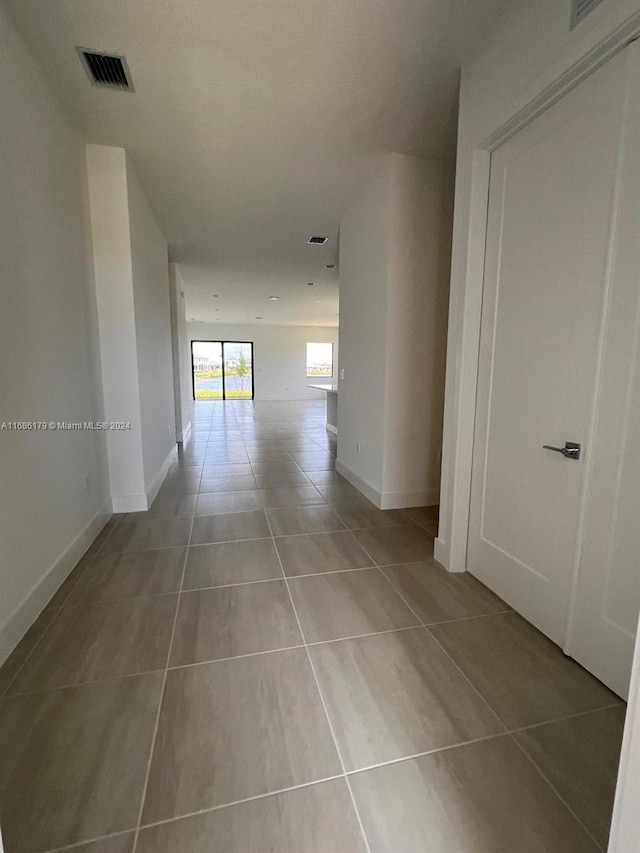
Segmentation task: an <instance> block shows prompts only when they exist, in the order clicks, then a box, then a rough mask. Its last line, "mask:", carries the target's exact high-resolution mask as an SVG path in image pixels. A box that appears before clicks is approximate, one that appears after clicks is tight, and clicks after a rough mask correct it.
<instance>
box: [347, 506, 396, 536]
mask: <svg viewBox="0 0 640 853" xmlns="http://www.w3.org/2000/svg"><path fill="white" fill-rule="evenodd" d="M337 512H338V515H339V516H340V518H341V519H342V521H343V522H344V524H345V527H348V528H349V530H358V529H359V528H364V527H394V526H395V525H398V524H407V522H408V521H409V517H408V516H407V514H406V512H405V511H404V510H403V509H386V510H382V509H378V508H377V507H375V506H364V505H363V504H355V505H354V506H348V504H341V505H340V506H339V507H338V509H337Z"/></svg>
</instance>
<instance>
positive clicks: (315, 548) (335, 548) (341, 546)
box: [276, 530, 371, 575]
mask: <svg viewBox="0 0 640 853" xmlns="http://www.w3.org/2000/svg"><path fill="white" fill-rule="evenodd" d="M276 547H277V548H278V552H279V554H280V559H281V560H282V565H283V567H284V571H285V574H286V575H310V574H315V573H317V572H339V571H341V570H343V569H363V568H365V567H367V566H370V565H371V560H370V558H369V557H368V556H367V554H365V552H364V551H363V550H362V548H361V547H360V546H359V545H358V543H357V542H356V541H355V539H354V538H353V536H352V535H351V533H349V532H348V531H342V530H339V531H335V532H331V533H309V534H304V535H302V536H283V537H279V538H278V539H276Z"/></svg>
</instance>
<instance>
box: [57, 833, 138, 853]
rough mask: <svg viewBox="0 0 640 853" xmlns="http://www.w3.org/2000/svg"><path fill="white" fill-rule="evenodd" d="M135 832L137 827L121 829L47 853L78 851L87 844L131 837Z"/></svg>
mask: <svg viewBox="0 0 640 853" xmlns="http://www.w3.org/2000/svg"><path fill="white" fill-rule="evenodd" d="M132 832H135V827H134V826H132V827H130V828H129V829H119V830H118V831H117V832H110V833H108V834H107V835H96V836H95V838H87V839H85V840H84V841H74V842H73V844H65V845H64V847H50V848H48V849H47V850H46V851H45V853H65V851H66V850H77V849H78V848H79V847H84V845H85V844H94V843H95V842H97V841H109V840H110V839H112V838H119V837H120V836H121V835H122V836H124V835H130V834H131V833H132Z"/></svg>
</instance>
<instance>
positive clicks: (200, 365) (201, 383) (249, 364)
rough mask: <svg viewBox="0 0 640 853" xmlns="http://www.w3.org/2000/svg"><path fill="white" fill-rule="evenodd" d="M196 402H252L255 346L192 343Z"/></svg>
mask: <svg viewBox="0 0 640 853" xmlns="http://www.w3.org/2000/svg"><path fill="white" fill-rule="evenodd" d="M191 367H192V372H193V398H194V400H253V344H252V343H250V342H248V341H191Z"/></svg>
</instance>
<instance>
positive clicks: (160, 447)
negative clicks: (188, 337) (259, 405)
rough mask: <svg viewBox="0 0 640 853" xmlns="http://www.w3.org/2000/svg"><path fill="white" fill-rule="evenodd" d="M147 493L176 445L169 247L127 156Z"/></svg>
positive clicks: (139, 384)
mask: <svg viewBox="0 0 640 853" xmlns="http://www.w3.org/2000/svg"><path fill="white" fill-rule="evenodd" d="M127 194H128V199H129V229H130V233H131V265H132V271H133V300H134V309H135V325H136V345H137V355H138V386H139V388H140V415H141V426H142V455H143V462H144V482H145V492H149V491H151V490H152V488H153V486H154V481H155V480H156V478H157V477H158V476H159V472H160V471H161V470H162V468H163V464H164V462H165V460H166V458H167V455H168V454H169V453H170V452H171V450H172V449H173V448H174V446H175V443H176V428H175V410H174V398H173V355H172V349H171V308H170V300H169V260H168V255H167V243H166V241H165V239H164V237H163V235H162V232H161V231H160V228H159V226H158V223H157V222H156V220H155V217H154V215H153V212H152V210H151V208H150V207H149V203H148V202H147V199H146V198H145V195H144V192H143V191H142V188H141V186H140V183H139V181H138V178H137V177H136V174H135V171H134V170H133V167H132V165H131V161H130V160H129V159H128V158H127Z"/></svg>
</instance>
